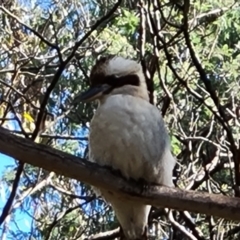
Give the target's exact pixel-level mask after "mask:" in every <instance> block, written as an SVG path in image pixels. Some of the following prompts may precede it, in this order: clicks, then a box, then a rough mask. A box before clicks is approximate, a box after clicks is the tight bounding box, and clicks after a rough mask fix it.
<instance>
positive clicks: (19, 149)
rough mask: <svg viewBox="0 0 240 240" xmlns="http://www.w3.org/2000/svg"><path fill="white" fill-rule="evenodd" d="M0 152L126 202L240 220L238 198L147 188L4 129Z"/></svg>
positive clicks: (155, 187) (173, 189)
mask: <svg viewBox="0 0 240 240" xmlns="http://www.w3.org/2000/svg"><path fill="white" fill-rule="evenodd" d="M0 152H2V153H3V154H6V155H8V156H11V157H13V158H16V159H18V160H20V161H22V162H25V163H28V164H31V165H34V166H37V167H41V168H44V169H45V170H48V171H54V172H56V173H57V174H61V175H64V176H66V177H69V178H73V179H76V180H79V181H82V182H85V183H87V184H90V185H94V186H96V187H99V188H104V189H107V190H108V191H114V192H115V193H116V194H119V198H122V199H123V201H124V200H125V199H131V200H133V201H136V202H142V203H145V204H150V205H153V206H156V207H157V206H158V207H167V208H173V209H177V210H180V211H184V210H187V211H191V212H197V213H202V214H206V215H213V216H218V217H221V218H226V219H231V220H240V214H239V211H240V199H238V198H234V197H226V196H222V195H216V194H208V193H204V192H194V191H183V190H180V189H177V188H168V187H163V186H149V188H148V189H143V188H142V187H141V185H139V184H138V183H136V182H133V181H130V180H126V179H123V178H121V177H119V176H117V175H116V174H114V173H113V172H111V171H109V170H108V169H106V168H103V167H100V166H98V165H97V164H94V163H91V162H88V161H86V160H84V159H81V158H79V157H76V156H73V155H70V154H67V153H64V152H61V151H59V150H56V149H52V148H51V147H49V146H45V145H42V144H36V143H34V142H32V141H31V140H29V139H24V138H21V137H18V136H15V135H13V134H10V133H9V132H8V131H7V130H5V129H4V128H0Z"/></svg>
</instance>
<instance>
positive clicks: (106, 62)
mask: <svg viewBox="0 0 240 240" xmlns="http://www.w3.org/2000/svg"><path fill="white" fill-rule="evenodd" d="M114 94H129V95H133V96H136V97H140V98H143V99H146V100H147V101H148V100H149V97H148V91H147V87H146V81H145V77H144V75H143V71H142V67H141V65H140V64H139V63H137V62H136V61H133V60H130V59H126V58H123V57H119V56H113V55H110V56H107V57H102V58H100V59H99V60H97V62H96V64H95V65H94V66H93V68H92V71H91V74H90V88H89V89H88V90H87V91H86V92H84V93H82V94H81V95H80V96H79V97H78V100H80V101H82V102H90V101H93V100H97V99H98V100H100V101H101V100H102V99H106V97H108V96H110V95H114Z"/></svg>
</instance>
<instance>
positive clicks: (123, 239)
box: [120, 226, 148, 240]
mask: <svg viewBox="0 0 240 240" xmlns="http://www.w3.org/2000/svg"><path fill="white" fill-rule="evenodd" d="M120 240H148V234H147V226H146V227H145V230H144V232H143V234H142V236H138V237H137V238H134V239H132V238H131V239H130V238H127V237H126V236H125V235H124V232H123V229H122V227H120Z"/></svg>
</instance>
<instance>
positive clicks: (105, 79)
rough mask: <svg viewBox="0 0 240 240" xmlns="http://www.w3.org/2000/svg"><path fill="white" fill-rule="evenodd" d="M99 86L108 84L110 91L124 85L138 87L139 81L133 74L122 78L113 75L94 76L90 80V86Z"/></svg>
mask: <svg viewBox="0 0 240 240" xmlns="http://www.w3.org/2000/svg"><path fill="white" fill-rule="evenodd" d="M99 84H108V85H110V86H112V89H114V88H118V87H122V86H124V85H133V86H139V85H140V81H139V77H138V76H137V75H135V74H132V75H126V76H122V77H116V76H115V75H111V76H101V75H98V76H94V77H93V78H92V79H91V85H92V86H95V85H99Z"/></svg>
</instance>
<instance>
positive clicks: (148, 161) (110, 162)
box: [78, 55, 176, 240]
mask: <svg viewBox="0 0 240 240" xmlns="http://www.w3.org/2000/svg"><path fill="white" fill-rule="evenodd" d="M89 79H90V87H89V89H88V90H86V91H85V92H83V93H81V94H80V96H79V98H78V101H81V102H92V101H97V103H98V105H97V109H96V111H95V113H94V116H93V118H92V120H91V122H90V133H89V161H91V162H95V163H97V164H98V165H100V166H104V167H111V168H112V169H114V170H117V171H119V172H120V173H121V175H122V176H123V177H124V178H126V179H134V180H136V181H140V180H141V179H142V180H144V181H146V182H147V183H154V184H158V185H163V186H167V187H173V186H174V185H173V181H172V173H173V168H174V166H175V163H176V160H175V158H174V157H173V155H172V153H171V143H170V137H169V134H168V131H167V128H166V127H165V123H164V121H163V118H162V116H161V113H160V111H159V109H158V108H157V107H156V106H154V105H153V104H151V103H150V102H149V94H148V89H147V84H146V80H145V76H144V73H143V69H142V66H141V64H140V63H138V62H137V61H135V60H133V59H130V58H125V57H122V56H118V55H105V56H102V57H100V58H99V59H98V60H97V61H96V63H95V65H94V66H93V67H92V69H91V71H90V78H89ZM95 191H96V192H97V193H98V194H100V195H101V196H102V197H103V198H104V199H105V200H106V201H107V202H108V203H110V204H111V206H112V208H113V210H114V212H115V214H116V217H117V219H118V221H119V223H120V228H121V232H122V233H123V236H122V238H121V239H126V240H140V239H148V233H147V232H148V216H149V213H150V209H151V206H150V205H146V204H143V203H139V202H134V201H132V200H126V201H122V199H121V200H120V199H119V197H118V196H117V195H115V194H114V193H110V192H108V191H106V190H104V189H96V188H95Z"/></svg>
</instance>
